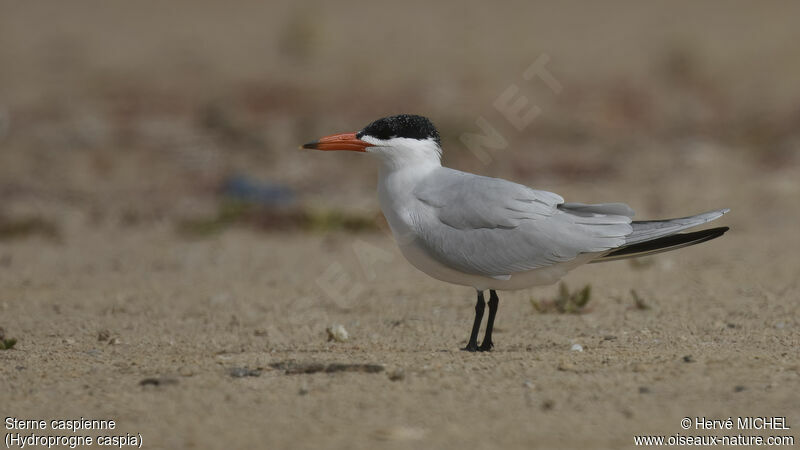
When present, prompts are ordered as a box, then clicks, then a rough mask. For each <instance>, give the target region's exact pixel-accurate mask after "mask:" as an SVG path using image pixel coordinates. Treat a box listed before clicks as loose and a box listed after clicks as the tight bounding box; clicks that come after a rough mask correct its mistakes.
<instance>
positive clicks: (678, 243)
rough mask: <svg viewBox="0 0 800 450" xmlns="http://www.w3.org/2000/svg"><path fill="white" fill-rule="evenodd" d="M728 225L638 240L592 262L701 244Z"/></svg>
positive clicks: (723, 232)
mask: <svg viewBox="0 0 800 450" xmlns="http://www.w3.org/2000/svg"><path fill="white" fill-rule="evenodd" d="M728 230H730V227H717V228H709V229H707V230H700V231H694V232H692V233H677V234H672V235H669V236H664V237H662V238H658V239H653V240H652V241H646V242H640V243H638V244H633V245H629V246H627V247H622V248H619V249H617V250H614V251H613V252H611V253H609V254H607V255H604V256H602V257H600V258H597V259H595V260H594V261H592V262H605V261H616V260H618V259H627V258H636V257H639V256H647V255H654V254H656V253H662V252H668V251H671V250H677V249H679V248H683V247H689V246H691V245H697V244H701V243H703V242H706V241H710V240H712V239H716V238H718V237H720V236H722V235H723V234H725V232H726V231H728Z"/></svg>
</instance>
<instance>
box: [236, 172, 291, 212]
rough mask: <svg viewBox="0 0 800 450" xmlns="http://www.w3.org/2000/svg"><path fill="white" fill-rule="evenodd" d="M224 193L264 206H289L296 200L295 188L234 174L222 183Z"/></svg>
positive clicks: (238, 199) (239, 199)
mask: <svg viewBox="0 0 800 450" xmlns="http://www.w3.org/2000/svg"><path fill="white" fill-rule="evenodd" d="M222 194H223V195H224V196H226V197H228V198H230V199H232V200H237V201H242V202H247V203H255V204H258V205H262V206H269V207H274V206H287V205H291V204H292V203H294V201H295V194H294V190H292V188H290V187H289V186H286V185H283V184H277V183H270V182H264V181H259V180H254V179H252V178H248V177H245V176H242V175H234V176H231V177H229V178H227V179H226V180H225V181H224V182H223V183H222Z"/></svg>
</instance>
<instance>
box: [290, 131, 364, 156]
mask: <svg viewBox="0 0 800 450" xmlns="http://www.w3.org/2000/svg"><path fill="white" fill-rule="evenodd" d="M367 147H372V144H370V143H368V142H364V141H362V140H361V139H359V138H357V137H356V133H341V134H332V135H330V136H325V137H324V138H320V139H319V140H317V141H314V142H309V143H308V144H304V145H303V148H311V149H315V150H350V151H354V152H365V151H367Z"/></svg>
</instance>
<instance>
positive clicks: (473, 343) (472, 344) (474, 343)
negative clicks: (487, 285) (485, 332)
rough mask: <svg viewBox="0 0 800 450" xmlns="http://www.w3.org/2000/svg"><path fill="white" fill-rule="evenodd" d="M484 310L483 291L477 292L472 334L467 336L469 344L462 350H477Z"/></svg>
mask: <svg viewBox="0 0 800 450" xmlns="http://www.w3.org/2000/svg"><path fill="white" fill-rule="evenodd" d="M484 308H486V302H485V301H484V300H483V291H478V302H477V303H475V322H474V323H473V324H472V334H470V335H469V342H467V346H466V348H464V350H466V351H468V352H474V351H477V350H478V331H480V329H481V320H483V309H484Z"/></svg>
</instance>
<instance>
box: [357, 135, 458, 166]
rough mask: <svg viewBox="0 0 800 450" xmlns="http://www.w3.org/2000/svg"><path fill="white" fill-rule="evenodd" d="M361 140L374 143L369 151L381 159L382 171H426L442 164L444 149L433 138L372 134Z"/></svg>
mask: <svg viewBox="0 0 800 450" xmlns="http://www.w3.org/2000/svg"><path fill="white" fill-rule="evenodd" d="M361 140H363V141H365V142H369V143H370V144H373V147H367V153H369V154H371V155H374V156H376V157H377V158H378V159H379V160H380V162H381V172H394V171H398V170H403V169H414V170H417V171H425V169H432V168H435V167H441V166H442V149H441V147H439V144H438V143H437V142H436V141H435V140H433V139H432V138H430V139H412V138H401V137H395V138H391V139H377V138H374V137H372V136H363V137H362V138H361Z"/></svg>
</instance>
